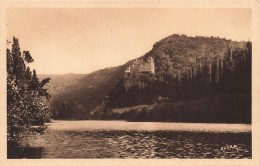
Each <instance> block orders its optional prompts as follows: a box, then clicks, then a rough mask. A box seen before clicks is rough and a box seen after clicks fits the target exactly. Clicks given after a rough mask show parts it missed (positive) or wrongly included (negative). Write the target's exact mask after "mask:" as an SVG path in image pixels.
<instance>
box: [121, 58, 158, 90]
mask: <svg viewBox="0 0 260 166" xmlns="http://www.w3.org/2000/svg"><path fill="white" fill-rule="evenodd" d="M145 73H147V74H149V73H152V74H154V73H155V69H154V59H153V57H148V58H147V60H146V62H144V61H143V59H135V60H134V61H132V62H131V64H130V65H129V66H128V67H127V68H126V70H125V74H124V86H125V89H126V90H127V89H128V87H130V86H131V85H132V84H133V83H134V82H135V81H137V80H138V79H139V78H140V75H142V74H145Z"/></svg>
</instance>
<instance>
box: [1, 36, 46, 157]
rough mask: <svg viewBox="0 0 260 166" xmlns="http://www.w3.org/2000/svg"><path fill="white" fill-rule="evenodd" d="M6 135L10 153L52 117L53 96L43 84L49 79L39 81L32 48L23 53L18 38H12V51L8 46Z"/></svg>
mask: <svg viewBox="0 0 260 166" xmlns="http://www.w3.org/2000/svg"><path fill="white" fill-rule="evenodd" d="M6 56H7V138H8V153H9V152H10V151H12V147H13V146H14V145H15V144H17V143H19V141H20V138H21V137H23V135H24V134H25V133H27V132H42V131H43V130H44V129H45V128H46V127H45V126H44V122H45V121H48V120H49V119H50V116H51V114H50V111H49V109H48V107H47V104H46V101H47V100H49V98H50V95H49V93H47V90H46V89H45V88H44V86H45V85H46V84H47V83H48V82H49V80H50V79H49V78H46V79H43V80H42V81H39V80H38V78H37V75H36V71H35V70H33V71H31V69H30V67H29V66H28V64H29V63H31V62H33V61H34V60H33V58H32V56H31V55H30V53H29V51H23V52H22V53H21V51H20V46H19V41H18V39H17V38H13V43H12V50H9V49H7V51H6Z"/></svg>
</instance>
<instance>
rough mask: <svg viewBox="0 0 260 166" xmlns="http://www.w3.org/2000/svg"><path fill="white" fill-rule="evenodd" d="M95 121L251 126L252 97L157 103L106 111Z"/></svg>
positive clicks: (225, 95) (220, 97)
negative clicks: (113, 120) (238, 124)
mask: <svg viewBox="0 0 260 166" xmlns="http://www.w3.org/2000/svg"><path fill="white" fill-rule="evenodd" d="M93 119H106V120H108V119H118V120H128V121H158V122H197V123H248V124H249V123H251V97H250V96H248V95H244V94H240V95H238V94H236V95H227V94H218V95H216V96H210V97H204V98H201V99H199V100H187V101H178V102H174V103H156V104H154V105H142V106H140V107H138V106H135V107H132V109H131V108H125V109H124V108H121V109H112V110H107V111H106V112H105V113H102V114H100V115H96V116H95V117H93Z"/></svg>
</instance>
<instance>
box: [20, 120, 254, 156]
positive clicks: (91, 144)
mask: <svg viewBox="0 0 260 166" xmlns="http://www.w3.org/2000/svg"><path fill="white" fill-rule="evenodd" d="M47 125H48V129H47V130H46V132H45V133H44V134H41V135H40V134H38V135H31V136H28V137H27V138H26V139H25V140H24V145H27V146H29V147H30V148H33V149H36V150H35V153H37V155H36V156H27V158H34V157H36V158H251V157H252V154H251V153H252V150H251V132H250V131H251V127H250V125H242V124H233V125H231V124H187V123H156V122H124V121H54V122H53V123H49V124H47ZM230 146H232V147H233V148H227V147H230ZM225 148H226V149H225ZM223 149H225V150H224V151H223ZM34 155H35V154H34Z"/></svg>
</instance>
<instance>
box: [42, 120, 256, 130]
mask: <svg viewBox="0 0 260 166" xmlns="http://www.w3.org/2000/svg"><path fill="white" fill-rule="evenodd" d="M51 122H52V123H46V124H47V126H48V129H49V130H72V129H73V130H78V131H82V130H83V131H84V130H86V131H88V130H127V131H130V130H136V131H143V130H145V131H165V130H169V131H188V132H230V133H238V132H251V125H249V124H217V123H172V122H127V121H100V120H80V121H62V120H52V121H51Z"/></svg>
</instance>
